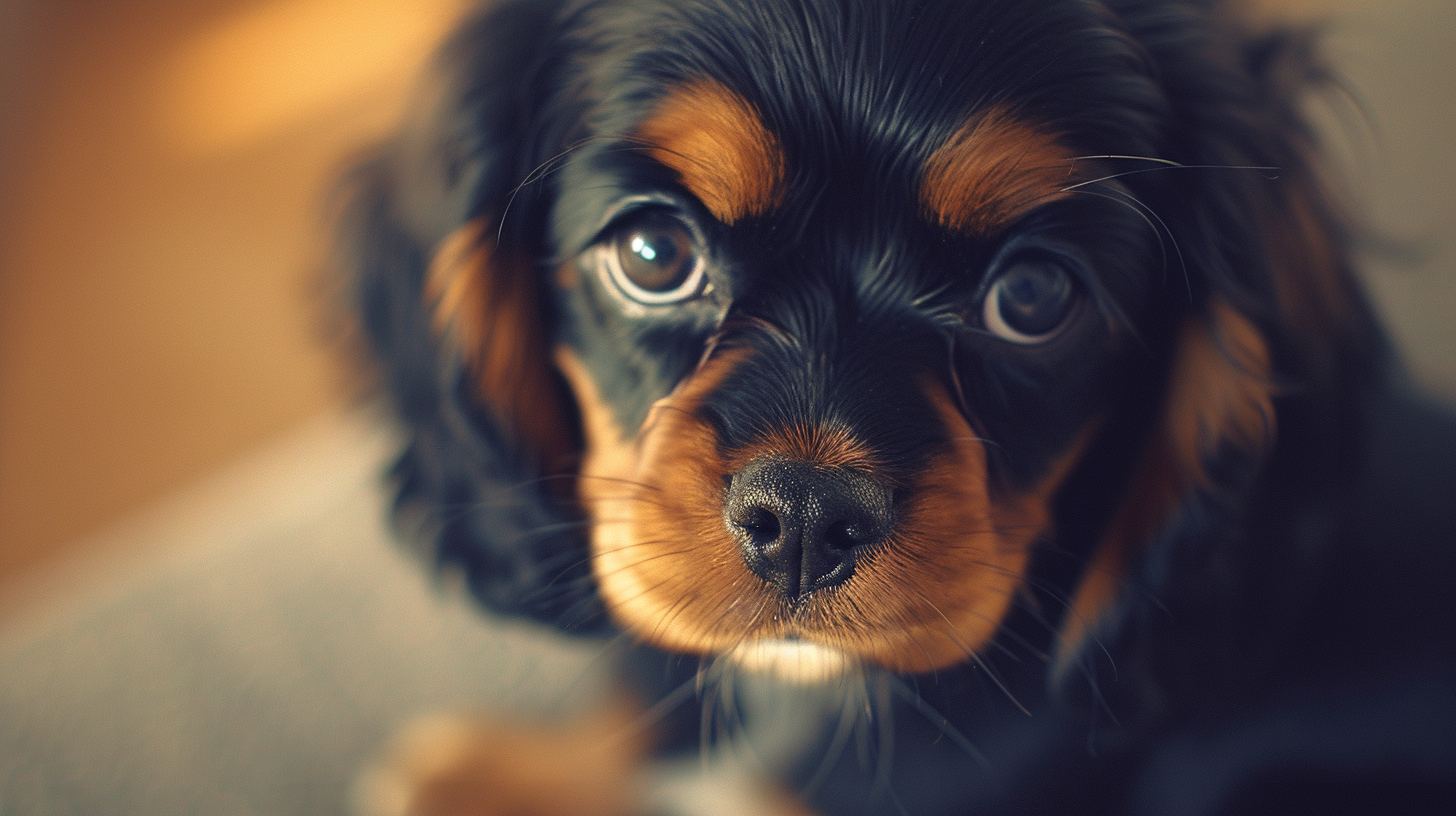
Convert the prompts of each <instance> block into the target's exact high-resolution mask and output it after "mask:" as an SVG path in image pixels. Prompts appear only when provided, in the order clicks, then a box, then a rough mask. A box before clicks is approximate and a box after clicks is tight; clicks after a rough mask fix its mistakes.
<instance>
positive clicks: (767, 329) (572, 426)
mask: <svg viewBox="0 0 1456 816" xmlns="http://www.w3.org/2000/svg"><path fill="white" fill-rule="evenodd" d="M1309 46H1310V43H1309V39H1308V38H1307V37H1305V36H1303V35H1300V34H1297V33H1290V32H1283V31H1280V32H1272V33H1256V32H1254V31H1253V30H1251V29H1250V28H1249V27H1247V26H1245V25H1244V24H1242V23H1240V22H1238V21H1237V20H1236V19H1235V18H1234V17H1233V16H1232V15H1231V14H1230V13H1229V10H1228V9H1227V8H1225V4H1222V3H1216V2H1198V1H1197V0H1165V1H1161V2H1155V1H1154V0H1042V1H1039V2H1025V1H1024V0H716V2H708V0H675V1H674V2H668V1H667V0H638V1H637V2H627V1H626V0H539V2H512V3H506V4H504V5H500V6H498V7H496V8H494V9H493V10H491V11H490V12H489V13H486V14H484V15H482V16H480V17H479V18H478V19H477V20H476V21H475V22H472V23H470V24H469V25H467V26H466V27H465V28H464V29H463V30H462V31H461V32H460V34H458V35H457V36H456V37H455V39H454V40H453V41H452V42H451V43H450V44H449V46H448V47H447V49H446V51H445V52H444V55H443V57H442V59H441V62H440V67H441V75H442V76H441V79H440V81H439V85H438V88H437V90H436V93H435V94H434V97H433V99H432V100H431V102H430V103H429V104H428V105H424V106H422V109H421V110H420V111H419V112H418V113H417V115H416V116H414V117H412V119H411V121H410V123H409V124H408V126H407V128H406V131H405V133H404V134H403V135H402V136H401V137H400V138H399V139H398V140H397V141H396V142H394V143H393V144H392V145H391V146H390V147H389V148H388V149H387V150H386V151H385V152H384V153H383V154H382V155H381V157H380V158H379V159H377V160H376V161H374V162H372V163H371V164H369V165H368V166H367V167H365V168H364V169H362V170H361V171H360V173H359V174H358V176H357V178H356V190H357V193H356V197H355V205H354V210H353V214H352V219H353V223H352V225H351V232H350V234H351V236H352V243H351V244H350V247H349V253H350V255H349V257H350V260H351V263H352V264H353V265H354V267H355V268H356V269H357V270H358V277H357V280H358V286H357V292H358V303H359V308H360V310H361V314H362V315H363V322H364V325H365V328H366V330H367V333H368V337H369V339H370V341H371V344H372V346H371V347H372V350H373V353H374V354H375V355H376V356H377V358H378V359H379V361H380V369H381V371H382V376H383V379H384V381H385V384H386V386H387V390H388V391H389V393H390V394H391V396H392V398H393V402H394V405H395V406H396V408H397V411H398V413H399V415H400V417H401V419H402V420H403V422H404V424H405V427H406V428H407V429H408V433H409V442H408V446H407V448H406V450H405V452H404V454H403V456H402V458H401V459H400V462H399V465H398V467H397V469H396V472H395V478H396V480H397V484H398V487H399V508H400V512H401V513H402V515H403V517H404V518H407V519H409V520H411V521H412V522H413V527H412V529H414V530H415V531H416V532H417V533H418V534H419V535H421V536H423V537H424V538H425V539H426V540H428V541H431V542H433V543H434V545H435V547H436V550H437V552H438V555H439V559H440V561H441V562H442V563H443V564H446V565H452V566H456V567H459V568H461V569H462V570H463V572H464V574H465V576H466V577H467V579H468V582H469V585H470V587H471V589H472V590H473V591H474V593H475V595H476V597H477V598H478V599H479V600H480V601H481V602H482V603H483V604H484V605H485V606H486V607H487V608H489V609H491V610H494V611H496V612H501V613H506V614H510V615H521V616H527V617H531V618H535V619H537V620H541V621H545V622H547V623H550V624H552V625H554V626H558V627H560V628H561V629H563V630H564V631H566V632H570V633H575V634H581V635H602V634H609V633H611V632H614V631H616V632H624V633H627V635H628V637H629V638H630V639H631V641H632V642H633V643H635V644H636V649H637V655H638V661H639V662H641V663H647V664H652V665H657V666H659V667H665V668H659V669H657V670H654V671H652V672H646V673H645V675H646V676H649V677H652V678H653V681H652V682H650V683H648V684H646V685H645V686H643V687H642V688H641V693H643V694H644V695H647V696H648V697H649V698H651V697H652V696H653V695H656V694H661V693H663V691H664V690H670V689H673V688H676V687H677V686H678V684H679V683H681V682H684V681H685V679H686V680H690V679H691V675H692V674H693V672H695V671H700V670H701V669H700V668H699V667H700V666H712V667H717V668H721V667H723V666H736V667H741V668H744V669H762V670H768V671H771V672H777V673H780V674H789V675H792V674H798V675H802V676H803V677H801V679H809V680H814V681H824V682H830V683H847V684H851V685H853V684H860V685H858V686H856V687H857V688H890V689H893V690H895V692H896V693H895V694H892V695H889V696H891V697H895V698H897V699H898V702H893V703H892V702H889V701H887V700H880V701H878V702H877V703H876V706H877V707H878V708H879V709H881V710H879V711H878V712H876V713H873V714H871V715H869V716H870V717H871V718H872V719H876V720H877V721H879V722H886V723H891V725H890V726H889V727H888V730H886V729H882V728H880V727H879V726H876V727H875V728H871V729H869V730H872V731H874V732H875V733H874V736H873V739H874V740H875V741H876V742H877V743H878V744H879V746H880V748H878V749H876V751H872V752H871V753H873V754H875V755H876V756H877V757H878V763H879V764H876V765H875V767H876V768H877V769H879V770H876V771H875V772H873V773H868V774H867V773H866V772H864V771H863V770H861V766H860V764H859V762H860V760H859V759H858V758H857V754H856V752H855V751H854V750H848V751H843V750H839V748H841V747H842V744H841V742H842V741H841V740H839V739H838V738H837V737H836V735H835V734H834V733H832V732H833V729H830V732H826V733H825V735H824V738H823V739H824V744H823V746H821V750H816V751H813V752H810V755H807V756H805V758H804V762H803V766H802V767H801V768H797V769H794V770H792V771H791V772H790V773H789V774H788V778H787V779H786V780H785V784H786V785H787V786H789V789H794V788H795V786H796V785H797V786H799V787H801V788H802V787H803V786H805V785H806V784H807V783H809V782H811V781H812V783H813V784H812V785H811V786H809V787H811V788H812V789H810V790H804V791H802V793H803V795H804V796H805V797H806V800H807V801H808V803H809V804H810V805H811V806H812V807H813V808H815V809H819V810H823V811H824V812H829V813H858V812H864V813H890V812H895V811H896V810H897V809H898V810H900V811H902V812H910V813H969V812H1073V811H1077V812H1101V811H1109V812H1142V813H1173V812H1181V813H1218V812H1241V811H1283V812H1295V811H1299V812H1329V811H1331V810H1344V811H1365V810H1371V809H1374V810H1392V811H1397V810H1398V811H1405V810H1422V809H1425V810H1437V809H1442V803H1443V802H1446V803H1449V800H1450V796H1451V794H1452V783H1453V768H1456V726H1453V717H1456V713H1453V710H1456V666H1453V663H1456V659H1453V638H1452V633H1453V620H1456V615H1453V604H1452V603H1451V601H1450V593H1452V592H1453V591H1456V590H1453V589H1452V587H1453V585H1456V582H1453V580H1452V579H1453V577H1456V576H1453V560H1456V559H1453V546H1456V511H1453V509H1452V506H1453V504H1456V501H1453V499H1456V430H1453V425H1452V423H1451V422H1450V421H1449V420H1448V419H1447V418H1445V417H1444V416H1443V415H1441V414H1440V413H1439V412H1437V411H1435V410H1432V409H1430V408H1427V407H1424V406H1423V405H1422V404H1421V403H1420V402H1419V401H1417V400H1415V399H1413V398H1411V397H1410V396H1408V395H1407V392H1406V390H1405V388H1404V386H1402V385H1401V382H1400V378H1399V375H1398V374H1397V373H1396V369H1395V367H1394V365H1393V363H1392V362H1391V359H1390V353H1389V351H1388V348H1387V344H1386V341H1385V339H1384V337H1383V335H1382V334H1381V332H1380V330H1379V328H1378V326H1377V325H1376V322H1375V321H1374V319H1373V317H1372V314H1371V311H1370V309H1369V307H1368V306H1367V304H1366V301H1365V299H1364V297H1363V295H1362V294H1361V292H1360V291H1359V287H1358V286H1357V285H1356V283H1355V280H1354V278H1353V276H1352V272H1351V239H1350V235H1349V233H1348V231H1347V230H1346V229H1345V227H1344V226H1343V225H1342V222H1341V219H1340V216H1339V215H1338V213H1337V212H1336V211H1335V210H1334V208H1332V206H1331V204H1330V202H1329V199H1328V197H1327V195H1326V193H1325V192H1324V189H1323V187H1322V184H1321V181H1320V168H1319V166H1318V164H1317V161H1316V157H1315V145H1314V143H1313V138H1312V136H1311V134H1310V132H1309V131H1308V130H1307V128H1306V127H1305V125H1304V124H1303V118H1302V115H1301V112H1300V108H1301V105H1302V104H1303V99H1304V93H1305V91H1306V90H1308V89H1309V87H1310V86H1311V85H1312V84H1313V83H1317V82H1318V81H1320V80H1321V79H1322V75H1321V72H1320V70H1319V68H1318V65H1317V63H1316V62H1315V61H1314V60H1313V58H1312V55H1311V53H1310V47H1309ZM644 242H645V243H644ZM654 242H655V243H654ZM629 245H630V247H632V248H628V247H629ZM642 246H646V247H647V249H646V250H642V249H641V247H642ZM644 251H645V252H647V254H645V255H644V254H641V253H642V252H644ZM633 253H637V254H633ZM653 253H659V254H653ZM660 253H666V254H665V255H662V254H660ZM655 257H662V258H666V259H667V260H665V261H663V262H662V263H661V264H657V265H655V266H654V265H653V263H654V262H653V261H652V260H651V259H652V258H655ZM644 258H647V259H648V260H647V261H643V259H644ZM673 258H678V259H679V260H681V259H682V258H687V259H688V262H687V265H686V266H671V264H670V262H671V261H672V259H673ZM643 263H645V264H646V266H642V265H641V264H643ZM624 264H625V265H626V266H624ZM628 266H630V267H632V269H633V271H634V272H635V273H637V275H638V276H639V277H640V278H641V281H645V282H646V283H645V284H641V281H638V282H633V281H634V280H635V279H633V278H632V273H630V272H624V271H623V270H624V269H625V268H626V267H628ZM658 273H662V274H665V275H668V277H666V278H665V279H662V280H659V279H657V278H655V277H653V275H655V274H658ZM624 275H625V276H626V280H627V282H626V283H624V282H623V281H624V277H623V276H624ZM694 276H695V277H694ZM634 287H635V288H634ZM654 287H657V288H654ZM674 287H677V288H674ZM1039 287H1040V288H1039ZM1008 298H1025V299H1026V300H1025V301H1024V302H1021V303H1020V306H1024V307H1025V311H1024V312H1014V309H1015V308H1018V307H1008V306H1007V305H1006V299H1008ZM1013 312H1014V313H1013ZM1018 315H1019V316H1018ZM1008 320H1010V321H1011V323H1015V322H1017V321H1021V329H1027V331H1022V330H1021V329H1018V328H1016V327H1015V326H1012V325H1011V323H1008ZM1028 327H1029V328H1028ZM668 655H687V656H691V657H692V658H695V659H689V660H683V659H680V658H672V657H668ZM875 697H876V695H874V694H870V695H867V699H869V698H875ZM649 702H650V699H649ZM888 709H900V710H899V713H892V711H890V710H888ZM931 712H933V713H931ZM892 714H893V715H892ZM669 730H670V729H669ZM951 735H954V737H953V738H952V737H951ZM687 742H689V743H692V742H693V740H692V739H689V740H687ZM667 743H669V744H670V743H672V739H671V738H670V737H669V738H668V739H667ZM836 751H838V752H837V753H836ZM871 764H875V763H871Z"/></svg>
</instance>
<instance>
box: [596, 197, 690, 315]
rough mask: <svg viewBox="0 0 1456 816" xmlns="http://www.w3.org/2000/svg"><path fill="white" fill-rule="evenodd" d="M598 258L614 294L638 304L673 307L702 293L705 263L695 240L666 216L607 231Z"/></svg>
mask: <svg viewBox="0 0 1456 816" xmlns="http://www.w3.org/2000/svg"><path fill="white" fill-rule="evenodd" d="M599 257H601V258H602V260H603V261H604V262H605V264H606V267H607V271H608V273H609V274H610V276H611V278H612V282H613V283H615V284H616V285H617V288H619V289H621V290H622V293H623V294H625V295H626V296H627V297H629V298H631V299H632V300H635V301H637V302H638V303H644V304H648V305H657V304H665V303H676V302H678V301H682V300H687V299H688V298H690V297H693V296H695V295H697V294H698V292H699V291H700V290H701V289H702V284H703V276H704V263H703V258H702V253H701V252H699V251H698V242H697V239H696V238H695V237H694V235H693V233H692V232H691V231H690V230H689V229H688V228H687V226H686V225H684V224H683V223H682V221H680V220H678V219H677V218H676V217H674V216H673V215H670V214H668V213H666V212H662V211H648V212H645V213H642V214H640V215H636V216H631V217H629V218H628V219H627V220H626V222H625V223H623V224H622V225H621V226H619V227H617V228H616V229H615V230H613V231H612V233H611V238H610V240H608V241H607V242H606V243H605V244H604V245H603V246H602V252H601V256H599Z"/></svg>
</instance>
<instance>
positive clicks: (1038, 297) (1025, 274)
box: [982, 255, 1078, 344]
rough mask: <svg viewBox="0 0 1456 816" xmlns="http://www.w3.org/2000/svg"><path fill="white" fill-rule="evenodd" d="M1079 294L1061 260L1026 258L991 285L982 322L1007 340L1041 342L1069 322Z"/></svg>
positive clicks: (1018, 260) (1019, 260) (1012, 265)
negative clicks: (1068, 319)
mask: <svg viewBox="0 0 1456 816" xmlns="http://www.w3.org/2000/svg"><path fill="white" fill-rule="evenodd" d="M1077 294H1078V290H1077V284H1076V281H1074V280H1073V279H1072V274H1071V273H1070V272H1068V271H1067V269H1066V267H1065V265H1064V264H1062V263H1061V262H1059V261H1058V260H1057V259H1055V258H1052V257H1047V256H1040V255H1027V256H1023V257H1021V258H1018V259H1016V260H1015V261H1013V262H1012V263H1011V264H1010V266H1009V268H1007V269H1006V271H1004V272H1002V273H1001V275H1000V276H999V277H997V278H996V280H995V281H993V282H992V283H991V288H990V290H989V291H988V292H987V293H986V302H985V306H984V307H983V312H982V319H983V320H984V321H985V324H986V328H987V329H989V330H990V331H991V333H993V334H995V335H996V336H997V337H1000V338H1002V339H1004V340H1010V341H1011V342H1013V343H1023V344H1031V343H1040V342H1042V341H1044V340H1048V339H1050V338H1051V337H1052V336H1053V335H1054V334H1056V332H1057V329H1060V328H1061V327H1062V324H1063V323H1065V322H1066V321H1067V318H1068V316H1070V315H1071V314H1072V308H1073V307H1074V306H1076V305H1077Z"/></svg>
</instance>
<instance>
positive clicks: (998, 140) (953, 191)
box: [920, 108, 1079, 236]
mask: <svg viewBox="0 0 1456 816" xmlns="http://www.w3.org/2000/svg"><path fill="white" fill-rule="evenodd" d="M1073 159H1074V155H1073V154H1072V152H1071V151H1069V150H1067V149H1066V148H1065V147H1063V146H1062V145H1061V144H1059V143H1058V141H1057V136H1056V135H1055V134H1054V133H1051V132H1048V131H1046V130H1044V129H1042V128H1039V127H1037V126H1035V125H1032V124H1030V123H1028V122H1026V121H1025V120H1023V119H1020V118H1018V117H1017V116H1015V115H1014V114H1012V113H1011V112H1009V111H1007V110H1005V109H1003V108H991V109H990V110H987V111H985V112H983V113H980V114H978V115H976V116H975V117H974V118H972V119H971V120H970V121H968V122H967V123H966V124H965V125H963V126H962V127H961V128H960V130H958V131H956V132H955V134H954V135H952V136H951V137H950V139H949V140H947V141H946V143H945V144H943V145H941V146H940V147H939V148H938V149H937V150H936V151H935V153H934V154H932V155H931V157H930V159H929V160H928V161H926V163H925V168H924V170H923V171H922V174H921V177H920V203H921V205H922V206H923V207H924V208H925V210H926V212H927V213H928V214H929V215H930V216H931V218H932V219H933V220H935V221H937V222H938V223H940V224H941V225H943V226H946V227H949V228H951V229H954V230H959V231H962V232H967V233H971V234H973V235H981V236H990V235H995V234H997V233H999V232H1000V231H1001V230H1003V229H1005V228H1006V227H1007V226H1009V225H1010V224H1012V223H1013V222H1015V221H1016V220H1017V219H1018V218H1020V217H1021V216H1023V215H1025V214H1026V213H1028V212H1030V211H1031V210H1033V209H1035V208H1037V207H1040V206H1042V205H1044V204H1048V203H1050V202H1053V201H1056V200H1058V199H1061V198H1064V197H1066V196H1067V195H1069V193H1067V192H1065V189H1064V188H1066V187H1067V186H1068V185H1070V184H1074V183H1076V182H1077V181H1078V180H1079V177H1078V176H1076V175H1074V174H1073V173H1072V170H1073V167H1074V162H1073Z"/></svg>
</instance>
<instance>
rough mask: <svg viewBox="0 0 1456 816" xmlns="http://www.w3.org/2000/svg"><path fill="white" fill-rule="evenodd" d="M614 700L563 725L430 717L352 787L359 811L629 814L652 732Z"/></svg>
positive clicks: (636, 805) (639, 797)
mask: <svg viewBox="0 0 1456 816" xmlns="http://www.w3.org/2000/svg"><path fill="white" fill-rule="evenodd" d="M634 719H635V717H634V714H632V713H627V712H625V711H623V710H618V709H613V710H610V711H607V712H604V713H602V714H599V715H596V716H592V717H587V718H583V719H580V720H575V721H572V722H568V723H564V724H540V723H525V722H510V721H504V720H488V719H483V718H472V717H465V716H427V717H422V718H420V719H417V720H415V721H414V722H412V723H410V724H409V725H407V726H406V727H405V728H404V729H403V730H402V732H401V733H400V735H399V736H398V738H397V739H396V740H395V741H394V744H393V746H392V747H391V749H390V750H389V751H388V753H387V754H386V757H385V759H384V760H383V761H382V762H381V763H380V764H379V765H378V766H377V767H375V768H373V769H372V770H369V771H368V772H366V773H365V774H364V775H363V776H362V777H361V778H360V779H359V781H358V782H357V783H356V785H355V790H354V801H355V811H356V812H357V813H358V814H359V816H632V815H633V814H640V813H642V812H643V811H644V806H643V802H644V780H643V757H644V754H645V753H646V750H647V747H648V741H647V739H646V735H644V734H643V733H641V730H640V729H635V728H634V727H633V725H634Z"/></svg>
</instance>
